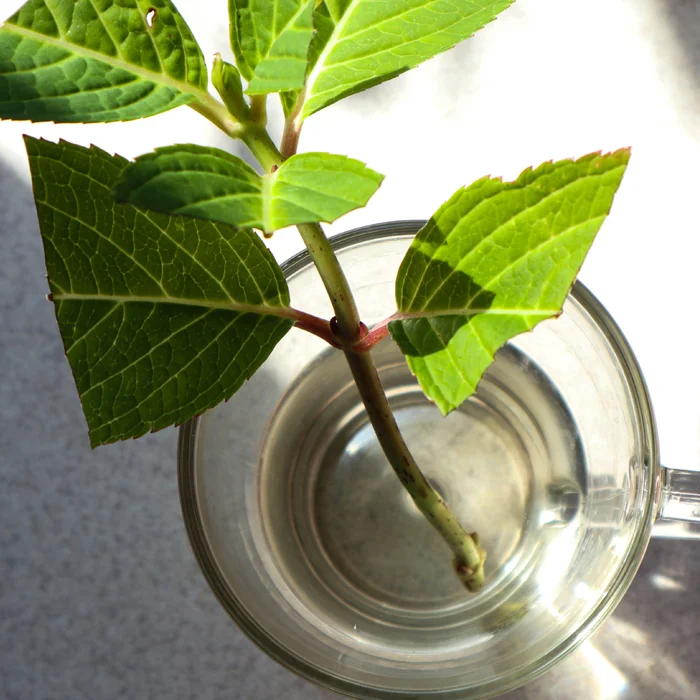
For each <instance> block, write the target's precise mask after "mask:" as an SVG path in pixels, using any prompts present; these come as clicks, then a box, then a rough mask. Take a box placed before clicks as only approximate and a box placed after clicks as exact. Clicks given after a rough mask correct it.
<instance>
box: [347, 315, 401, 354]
mask: <svg viewBox="0 0 700 700" xmlns="http://www.w3.org/2000/svg"><path fill="white" fill-rule="evenodd" d="M399 317H400V314H398V313H395V314H393V315H391V316H389V318H385V319H384V320H383V321H380V322H379V323H378V324H377V325H376V326H374V327H373V328H372V330H371V331H369V333H367V335H366V336H365V337H364V338H362V340H359V341H358V342H357V343H355V344H354V345H353V346H352V349H353V350H354V351H355V352H369V351H370V350H371V349H372V348H373V347H374V346H375V345H376V344H377V343H378V342H379V341H380V340H382V339H384V338H386V337H387V336H388V335H389V324H390V323H391V322H392V321H395V320H396V319H397V318H399Z"/></svg>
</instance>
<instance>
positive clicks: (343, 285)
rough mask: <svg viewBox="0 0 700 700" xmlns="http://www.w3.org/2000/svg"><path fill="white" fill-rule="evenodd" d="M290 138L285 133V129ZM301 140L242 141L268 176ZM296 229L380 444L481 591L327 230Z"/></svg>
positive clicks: (256, 131) (480, 568)
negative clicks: (390, 395) (407, 435)
mask: <svg viewBox="0 0 700 700" xmlns="http://www.w3.org/2000/svg"><path fill="white" fill-rule="evenodd" d="M202 113H203V114H204V112H202ZM205 116H207V115H206V114H205ZM293 121H294V119H293V118H292V119H288V124H289V123H293ZM292 127H293V124H292ZM286 133H287V129H285V134H286ZM298 137H299V129H298V128H292V129H291V130H290V133H289V134H288V135H287V137H286V140H285V141H284V144H283V145H284V148H283V153H284V155H283V153H280V151H279V150H278V149H277V147H276V146H275V144H274V143H273V142H272V140H271V139H270V136H269V135H268V133H267V131H265V130H264V129H261V128H260V127H258V126H256V125H251V124H246V125H244V128H243V130H242V133H241V134H239V138H241V139H242V140H243V141H244V142H245V144H246V145H247V146H248V148H249V149H250V150H251V152H252V153H253V155H254V156H255V157H256V158H257V160H258V162H259V163H260V165H261V166H262V167H263V168H264V169H265V170H266V171H268V172H270V171H272V170H273V169H274V168H275V167H279V166H280V165H281V164H282V162H283V161H284V159H285V158H288V157H290V156H291V155H293V154H294V153H295V152H296V146H297V141H298ZM297 228H298V229H299V233H300V234H301V237H302V239H303V241H304V244H305V245H306V248H307V250H308V252H309V255H310V257H311V260H312V261H313V263H314V265H315V266H316V269H317V270H318V273H319V275H320V277H321V279H322V281H323V284H324V286H325V288H326V291H327V292H328V296H329V298H330V300H331V304H332V305H333V310H334V312H335V319H334V320H335V324H333V323H331V325H330V329H331V330H332V333H333V334H334V336H335V337H336V339H337V341H338V342H337V343H336V345H337V346H338V347H340V348H341V349H342V350H343V352H344V353H345V357H346V359H347V362H348V365H349V366H350V370H351V372H352V375H353V377H354V379H355V383H356V384H357V388H358V390H359V392H360V396H361V398H362V401H363V403H364V405H365V408H366V410H367V414H368V416H369V419H370V422H371V423H372V427H373V428H374V431H375V433H376V435H377V439H378V440H379V444H380V445H381V447H382V450H383V451H384V454H385V455H386V457H387V459H388V460H389V463H390V464H391V466H392V468H393V469H394V471H395V472H396V474H397V476H398V477H399V479H400V480H401V483H402V484H403V485H404V487H405V488H406V490H407V491H408V493H409V494H410V495H411V498H413V501H414V502H415V504H416V505H417V506H418V508H419V510H420V511H421V513H423V515H425V517H426V518H427V520H428V521H429V522H430V523H431V525H432V526H433V527H434V528H435V529H436V530H437V531H438V532H439V533H440V535H441V536H442V537H443V539H444V540H445V542H446V543H447V544H448V545H449V547H450V549H451V550H452V552H453V553H454V555H455V559H454V566H455V571H456V572H457V575H458V576H459V578H460V580H461V581H462V583H463V584H464V585H465V586H466V587H467V588H468V589H469V590H471V591H477V590H479V588H481V586H482V585H483V583H484V560H485V558H486V552H484V550H483V549H481V547H480V546H479V538H478V535H477V534H476V533H472V534H469V533H467V532H466V531H465V530H464V529H463V528H462V526H461V525H460V524H459V522H458V521H457V519H456V518H455V516H454V515H453V514H452V512H451V511H450V509H449V508H448V506H447V504H446V503H445V501H444V500H443V498H442V497H441V496H440V494H439V493H437V491H435V489H433V487H432V486H431V485H430V482H429V481H428V480H427V479H426V478H425V476H424V475H423V473H422V472H421V470H420V468H419V467H418V465H417V464H416V461H415V460H414V459H413V457H412V455H411V453H410V452H409V450H408V446H407V445H406V442H405V441H404V439H403V436H402V435H401V432H400V431H399V428H398V426H397V424H396V420H395V419H394V415H393V413H392V411H391V406H390V405H389V401H388V399H387V397H386V393H385V392H384V389H383V387H382V384H381V381H380V379H379V375H378V373H377V368H376V366H375V364H374V359H373V358H372V354H371V352H369V351H368V350H369V348H366V349H365V350H364V351H360V348H358V347H357V346H358V343H360V341H361V340H362V338H363V336H364V333H365V332H366V329H365V328H364V325H363V324H361V322H360V316H359V314H358V311H357V305H356V304H355V298H354V296H353V294H352V290H351V289H350V285H349V283H348V280H347V278H346V277H345V273H344V272H343V269H342V267H341V266H340V263H339V261H338V258H337V257H336V255H335V253H334V252H333V249H332V248H331V244H330V242H329V241H328V239H327V238H326V235H325V234H324V232H323V229H322V228H321V226H320V225H319V224H317V223H314V224H301V225H299V226H298V227H297ZM312 318H315V317H312ZM387 322H388V320H387ZM297 323H298V325H300V326H301V327H302V328H303V327H304V326H305V324H304V321H300V320H299V319H297ZM312 325H313V326H314V329H315V330H312V332H316V331H318V332H317V333H316V334H317V335H320V336H321V337H323V335H321V334H325V329H321V328H320V326H319V324H318V323H317V322H316V321H313V322H312ZM385 328H386V325H385ZM307 330H309V329H308V328H307ZM379 333H382V331H378V332H377V335H379ZM380 339H381V338H380V337H377V338H373V341H374V342H377V341H378V340H380ZM374 342H373V343H372V344H374ZM370 347H371V346H370Z"/></svg>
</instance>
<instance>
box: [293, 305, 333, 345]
mask: <svg viewBox="0 0 700 700" xmlns="http://www.w3.org/2000/svg"><path fill="white" fill-rule="evenodd" d="M291 311H292V312H293V314H290V317H291V318H293V319H294V325H295V326H296V327H297V328H300V329H301V330H303V331H306V332H307V333H312V334H313V335H315V336H317V337H318V338H321V340H325V341H326V342H327V343H328V344H329V345H332V346H333V347H334V348H340V347H341V345H340V343H339V342H338V339H337V338H336V337H335V335H334V334H333V331H331V324H330V323H329V322H328V321H324V320H323V319H322V318H319V317H318V316H314V315H313V314H307V313H306V312H305V311H299V309H291Z"/></svg>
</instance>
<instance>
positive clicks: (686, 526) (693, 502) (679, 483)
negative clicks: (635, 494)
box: [652, 467, 700, 539]
mask: <svg viewBox="0 0 700 700" xmlns="http://www.w3.org/2000/svg"><path fill="white" fill-rule="evenodd" d="M652 536H654V537H679V538H686V539H700V471H693V472H691V471H683V470H681V469H668V468H666V467H664V468H663V476H662V480H661V498H660V500H659V510H658V516H657V520H656V522H655V523H654V528H653V530H652Z"/></svg>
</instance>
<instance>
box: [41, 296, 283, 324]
mask: <svg viewBox="0 0 700 700" xmlns="http://www.w3.org/2000/svg"><path fill="white" fill-rule="evenodd" d="M53 300H54V301H105V302H111V303H113V304H128V303H136V304H138V303H142V304H180V305H183V306H196V307H200V308H205V309H217V310H220V311H231V312H233V313H251V314H259V315H261V316H278V317H279V318H289V319H292V320H293V318H294V312H293V310H292V309H291V308H290V307H288V306H274V305H272V304H245V303H242V302H237V301H233V302H228V301H210V300H207V299H187V298H183V297H171V296H167V295H164V296H157V297H156V296H136V295H134V296H131V295H126V294H121V295H120V294H81V293H75V292H54V295H53Z"/></svg>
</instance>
